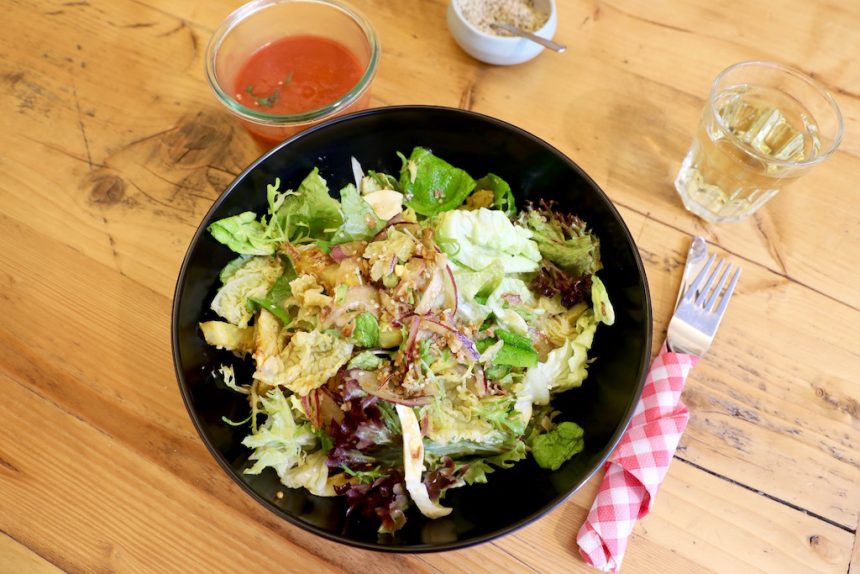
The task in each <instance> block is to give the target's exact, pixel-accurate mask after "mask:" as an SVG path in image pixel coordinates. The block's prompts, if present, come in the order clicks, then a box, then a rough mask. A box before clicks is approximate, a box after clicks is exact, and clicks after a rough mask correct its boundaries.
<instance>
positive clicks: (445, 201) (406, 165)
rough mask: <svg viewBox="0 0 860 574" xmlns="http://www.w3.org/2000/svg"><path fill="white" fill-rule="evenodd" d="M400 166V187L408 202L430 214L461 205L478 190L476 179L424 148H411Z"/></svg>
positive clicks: (415, 208)
mask: <svg viewBox="0 0 860 574" xmlns="http://www.w3.org/2000/svg"><path fill="white" fill-rule="evenodd" d="M398 155H399V156H400V159H401V160H402V161H403V167H402V168H401V169H400V188H401V190H402V192H403V194H404V195H405V204H406V205H407V206H409V207H411V208H412V209H414V210H415V212H416V213H419V214H421V215H426V216H428V217H430V216H433V215H436V214H437V213H441V212H443V211H449V210H451V209H456V208H457V207H459V206H460V205H461V204H462V203H463V201H464V200H465V199H466V197H467V196H468V195H469V194H470V193H472V190H473V189H475V180H474V179H472V178H471V177H470V176H469V174H468V173H466V172H465V171H463V170H462V169H459V168H456V167H454V166H452V165H451V164H449V163H448V162H446V161H445V160H443V159H440V158H438V157H436V156H435V155H433V154H432V153H430V151H429V150H427V149H424V148H422V147H416V148H415V149H413V150H412V155H411V156H409V159H406V157H405V156H404V155H403V154H398Z"/></svg>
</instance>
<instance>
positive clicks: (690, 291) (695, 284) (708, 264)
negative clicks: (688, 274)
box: [684, 253, 716, 301]
mask: <svg viewBox="0 0 860 574" xmlns="http://www.w3.org/2000/svg"><path fill="white" fill-rule="evenodd" d="M715 257H716V255H715V254H713V253H711V256H710V257H708V261H707V262H706V263H705V266H704V267H702V270H701V271H699V274H698V275H696V278H695V279H693V282H692V283H690V286H689V287H687V292H686V293H684V300H686V301H692V300H693V295H695V294H696V289H698V288H699V284H700V283H701V282H702V279H704V278H705V277H706V276H707V274H708V271H710V269H711V265H713V264H714V258H715Z"/></svg>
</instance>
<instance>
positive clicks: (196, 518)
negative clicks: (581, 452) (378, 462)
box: [0, 374, 852, 572]
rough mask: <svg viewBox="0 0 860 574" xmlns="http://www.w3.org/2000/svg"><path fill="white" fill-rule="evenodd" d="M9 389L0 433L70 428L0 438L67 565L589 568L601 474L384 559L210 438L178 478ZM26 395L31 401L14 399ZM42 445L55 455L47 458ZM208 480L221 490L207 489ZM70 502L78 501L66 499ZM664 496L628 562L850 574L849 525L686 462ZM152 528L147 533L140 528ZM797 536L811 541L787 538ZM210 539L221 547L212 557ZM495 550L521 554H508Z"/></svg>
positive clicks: (160, 463)
mask: <svg viewBox="0 0 860 574" xmlns="http://www.w3.org/2000/svg"><path fill="white" fill-rule="evenodd" d="M0 387H2V389H3V392H4V396H6V397H8V399H9V400H8V402H4V403H3V404H2V405H0V430H2V431H3V432H4V433H11V432H14V431H15V429H21V428H37V427H38V425H40V424H44V421H52V422H53V424H54V425H58V426H61V427H62V428H63V431H64V432H63V434H62V435H54V434H51V433H24V434H23V435H20V438H19V440H17V441H15V442H14V443H9V444H6V445H4V446H3V449H2V452H0V458H2V460H3V461H4V464H3V466H2V468H3V472H2V474H0V481H2V485H3V488H2V489H0V502H2V504H3V505H4V508H14V509H15V516H16V517H17V519H16V520H10V518H11V515H4V516H3V517H0V523H2V528H3V529H4V530H5V531H7V532H10V533H12V535H14V536H16V537H18V538H19V539H21V540H25V541H26V543H27V545H28V546H30V547H32V548H34V549H35V550H36V551H37V552H39V553H40V554H42V555H44V556H47V557H49V558H50V560H51V561H53V562H55V563H57V564H60V565H65V566H66V567H68V568H70V569H85V570H98V569H104V568H110V569H117V570H126V569H138V568H144V569H147V570H156V571H158V570H164V569H183V568H193V569H203V568H205V569H207V570H211V571H215V572H221V571H224V572H228V571H235V569H236V568H239V569H249V570H250V569H255V568H273V567H274V568H278V569H279V570H280V571H283V570H285V571H289V572H292V571H296V572H304V571H307V568H308V567H313V568H314V569H315V570H317V569H318V570H319V571H322V572H329V571H332V572H334V571H347V572H360V571H366V570H365V568H366V566H365V564H366V561H367V560H369V559H373V561H374V569H375V571H377V572H397V571H400V570H402V569H403V568H404V567H406V568H409V569H410V571H416V572H427V571H443V572H444V571H449V568H448V567H449V566H453V565H455V564H460V565H462V566H464V567H465V566H467V565H468V566H470V569H469V571H476V572H493V571H498V567H500V566H505V565H506V566H507V568H506V570H505V571H510V570H516V569H517V568H518V567H520V566H523V565H525V566H527V567H528V568H531V569H533V570H535V571H538V572H543V571H552V569H554V568H558V567H559V566H562V565H563V566H564V567H565V569H568V568H578V569H579V570H580V571H583V572H585V571H588V570H587V569H586V568H585V567H584V566H583V565H582V563H581V562H580V561H579V558H578V557H577V556H576V554H575V546H574V544H573V538H574V536H575V532H576V530H577V529H578V527H579V524H580V522H581V521H582V519H583V517H584V514H585V513H586V507H587V505H589V504H590V501H591V500H592V499H593V495H594V488H595V487H596V482H595V483H593V484H592V485H591V486H589V488H587V489H585V490H584V491H583V492H582V493H580V494H578V495H577V496H576V497H575V498H574V500H573V501H572V502H568V503H566V504H565V505H562V507H560V508H559V509H558V510H556V511H555V512H553V513H552V514H550V515H549V516H548V517H546V518H544V519H543V520H541V521H539V522H537V523H535V524H534V525H532V526H530V527H527V528H526V529H524V530H522V531H520V532H519V533H516V534H514V535H511V536H508V537H506V538H504V539H502V540H500V541H499V542H497V543H496V546H498V548H494V545H484V546H479V547H477V548H474V549H469V550H463V551H460V552H456V553H446V554H438V555H428V556H425V557H421V558H416V557H408V556H405V555H378V554H373V553H368V552H365V551H359V550H354V549H349V548H345V547H342V546H340V545H335V544H333V543H330V542H326V541H323V540H321V539H317V538H316V537H314V536H312V535H310V534H306V533H304V532H302V531H300V530H298V529H296V528H293V527H291V526H288V525H286V523H283V522H280V521H278V520H277V519H276V518H275V517H274V516H272V515H271V514H269V513H268V511H266V510H264V509H262V508H260V507H258V506H257V505H256V503H254V502H253V501H251V500H250V499H248V497H247V496H245V495H244V494H242V492H241V491H240V489H239V488H238V487H236V486H235V485H234V484H233V483H232V482H231V481H230V480H229V479H228V478H227V477H226V476H224V475H223V473H222V472H221V471H220V470H219V469H218V467H217V465H216V464H215V463H214V461H212V460H211V459H209V457H208V456H206V455H205V452H203V450H204V449H203V447H202V446H199V445H198V446H197V449H198V450H199V451H201V452H200V454H201V455H203V456H202V458H199V457H197V458H199V460H200V461H201V462H202V464H200V465H196V468H195V469H194V474H193V475H190V476H189V475H180V474H176V472H177V470H179V469H175V468H171V465H170V462H169V460H167V459H165V454H164V451H165V450H166V449H165V448H164V446H165V445H164V444H159V443H156V444H152V445H151V446H149V447H148V449H147V452H146V453H144V454H141V453H140V452H138V450H139V448H140V445H129V444H127V443H126V442H124V441H121V440H118V439H117V438H116V437H113V436H111V435H110V434H107V433H105V432H104V431H100V430H97V429H95V428H93V427H92V426H90V424H88V423H87V422H85V421H82V420H79V419H78V418H76V417H73V416H71V415H69V414H68V413H65V412H64V411H62V410H61V409H60V408H59V407H58V406H57V405H55V404H53V403H52V402H51V401H49V400H48V399H46V398H43V397H41V396H38V395H36V394H35V393H34V391H33V390H32V389H27V388H26V387H24V386H22V385H20V384H19V383H16V382H15V381H13V380H12V379H10V378H9V377H8V376H6V375H5V374H0ZM24 403H26V404H27V405H28V408H27V409H17V408H14V407H13V405H16V404H24ZM46 451H49V452H51V456H50V457H46V456H42V455H41V454H40V453H44V452H46ZM81 452H86V458H87V461H88V464H80V462H79V461H80V453H81ZM168 458H169V457H168ZM106 469H110V471H106ZM60 474H61V475H62V476H63V480H62V484H63V488H62V489H57V488H55V487H54V485H55V482H56V480H55V477H56V476H58V475H60ZM201 481H206V482H211V483H212V486H213V487H214V488H213V489H209V488H204V489H201V488H200V484H199V483H200V482H201ZM66 500H74V501H76V502H75V504H64V501H66ZM658 504H660V505H661V506H662V507H664V508H665V511H664V512H660V513H657V512H655V513H654V514H653V515H652V516H651V517H649V518H647V519H646V520H644V521H643V522H642V523H641V524H640V525H639V526H637V535H635V536H634V538H633V543H632V545H631V548H630V552H629V556H628V558H627V563H628V564H629V566H627V568H629V569H631V570H633V571H639V570H640V567H641V568H642V569H651V568H653V567H654V566H655V565H660V567H661V569H662V570H661V571H663V572H689V571H691V570H696V571H699V570H702V569H705V568H708V567H710V566H712V565H720V568H725V569H724V570H722V571H727V572H728V571H738V570H736V569H735V568H736V567H743V568H744V571H752V570H767V569H769V568H768V566H769V565H774V566H778V567H780V568H783V567H784V568H785V569H780V570H776V571H784V572H794V571H798V572H801V571H802V572H844V571H845V570H846V568H847V565H848V560H849V556H850V544H851V540H852V535H851V533H850V532H846V531H844V530H842V529H839V528H837V527H834V526H832V525H829V524H827V523H825V522H822V521H820V520H816V519H814V518H812V517H810V516H808V515H806V514H804V513H802V512H798V511H795V510H792V509H789V508H787V507H785V506H783V505H780V504H778V503H776V502H774V501H771V500H769V499H766V498H764V497H760V496H756V495H754V494H753V493H751V492H749V491H745V490H743V489H738V488H736V487H733V485H731V484H730V483H727V482H725V481H723V480H720V479H717V478H714V477H710V476H709V475H706V474H705V473H703V472H702V471H700V470H698V469H694V468H692V467H690V466H689V465H684V464H676V465H674V467H673V469H672V473H671V474H670V478H669V480H668V481H667V483H666V486H665V487H664V490H663V492H662V493H661V495H660V499H659V502H658ZM154 506H155V507H157V508H158V511H157V512H153V507H154ZM38 517H43V518H38ZM44 517H50V519H49V520H46V519H44ZM71 525H77V526H78V527H77V528H75V527H71ZM81 526H84V527H83V528H81ZM143 531H145V532H146V533H147V535H146V536H139V535H138V533H140V532H143ZM796 540H806V541H807V544H805V545H799V544H795V543H792V542H793V541H796ZM697 542H698V544H700V545H701V546H697V544H696V543H697ZM212 548H219V552H218V554H217V555H215V554H213V553H212V552H211V549H212ZM499 549H501V550H502V553H504V554H506V555H509V556H515V557H516V558H514V559H512V560H511V561H510V562H506V561H505V557H504V556H500V553H499V552H498V550H499ZM285 556H289V557H290V561H285ZM425 563H426V564H425ZM523 563H524V564H523ZM311 565H312V566H311ZM427 565H430V566H431V567H432V568H431V569H430V570H428V568H427ZM472 567H473V568H474V569H472ZM281 569H282V570H281ZM718 570H719V568H718Z"/></svg>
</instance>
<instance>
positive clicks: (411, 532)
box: [172, 106, 651, 552]
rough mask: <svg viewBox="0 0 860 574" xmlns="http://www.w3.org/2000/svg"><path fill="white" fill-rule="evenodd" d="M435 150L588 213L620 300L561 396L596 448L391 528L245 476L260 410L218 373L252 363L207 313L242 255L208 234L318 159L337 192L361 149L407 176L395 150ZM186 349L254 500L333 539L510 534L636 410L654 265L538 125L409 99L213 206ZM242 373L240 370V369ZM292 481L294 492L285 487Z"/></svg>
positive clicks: (190, 299) (200, 252)
mask: <svg viewBox="0 0 860 574" xmlns="http://www.w3.org/2000/svg"><path fill="white" fill-rule="evenodd" d="M419 145H420V146H424V147H428V148H430V149H432V150H433V151H434V152H435V153H437V154H438V155H439V156H440V157H442V158H444V159H446V160H448V161H449V162H451V163H452V164H453V165H455V166H457V167H461V168H463V169H465V170H466V171H468V172H469V173H471V174H472V175H473V176H476V177H477V176H481V175H483V174H485V173H487V172H490V171H492V172H494V173H496V174H498V175H500V176H501V177H503V178H504V179H505V180H507V181H508V182H509V183H510V184H511V187H512V188H513V190H514V193H515V195H516V199H517V201H518V205H522V204H523V203H524V202H525V201H527V200H538V199H541V198H545V199H554V200H556V201H557V202H559V204H560V205H561V206H562V208H563V209H564V210H567V211H570V212H572V213H576V214H578V215H579V216H580V217H582V218H583V219H584V220H585V221H586V222H587V223H588V224H589V225H590V226H591V227H592V229H593V230H594V231H595V233H596V234H597V235H598V236H599V237H600V240H601V251H602V257H603V264H604V269H603V271H601V277H602V279H603V281H604V283H605V284H606V287H607V289H608V291H609V295H610V298H611V300H612V302H613V304H614V307H615V314H616V322H615V325H613V326H611V327H606V326H601V327H600V328H599V329H598V330H597V336H596V338H595V340H594V347H593V349H592V351H591V353H590V355H591V356H592V357H596V361H595V362H594V363H593V364H592V365H591V367H590V369H589V375H588V378H587V379H586V381H585V383H584V385H583V386H582V387H581V388H579V389H575V390H572V391H570V392H567V393H563V394H561V395H558V396H557V398H556V399H555V400H554V402H553V404H554V405H555V406H556V407H557V408H558V410H559V411H561V416H560V417H559V420H572V421H575V422H577V423H579V424H580V425H581V426H582V427H583V428H584V429H585V450H584V451H583V452H582V453H580V454H578V455H577V456H575V457H574V458H573V459H571V460H570V461H569V462H567V463H566V464H565V465H564V466H562V468H561V469H559V470H558V471H556V472H549V471H547V470H543V469H541V468H539V467H538V466H537V465H536V464H535V463H534V462H533V461H532V460H531V458H530V457H529V458H528V459H527V460H524V461H522V462H521V463H519V464H517V465H516V466H515V467H514V468H512V469H510V470H499V471H496V472H494V473H493V474H492V475H490V476H489V482H488V484H483V485H474V486H470V487H464V488H459V489H454V490H451V491H450V492H449V493H448V494H447V495H446V497H445V499H444V504H445V505H446V506H451V507H453V508H454V512H453V513H452V514H450V515H449V516H448V517H447V518H444V519H441V520H429V519H426V518H424V517H423V516H421V514H419V513H418V512H417V511H416V510H415V509H410V511H409V513H408V522H407V525H406V527H405V528H404V529H403V530H401V531H399V532H398V533H397V534H396V535H394V536H391V537H388V538H380V537H379V536H378V535H377V533H376V528H377V524H376V522H375V521H373V520H366V519H361V518H360V517H356V516H351V517H349V518H347V517H345V512H344V504H343V502H342V500H341V499H340V498H319V497H316V496H313V495H310V494H309V493H308V492H307V491H305V490H304V489H296V490H294V489H287V488H283V487H282V486H281V485H280V483H279V482H278V478H277V476H276V475H275V473H274V472H273V471H271V469H267V471H266V472H264V473H263V474H261V475H259V476H252V475H246V474H242V468H243V467H244V465H245V463H246V461H247V457H248V454H249V451H248V450H247V449H246V448H245V447H243V446H242V445H241V444H240V441H241V440H242V438H243V436H244V435H245V433H246V432H247V428H246V427H244V426H243V427H241V428H235V427H231V426H228V425H227V424H225V423H224V422H222V419H221V417H222V416H227V417H229V418H232V419H234V420H242V419H244V418H245V417H246V416H247V414H248V405H247V401H246V397H245V396H244V395H240V394H238V393H235V392H233V391H231V390H229V389H226V388H225V387H224V386H223V385H222V384H220V383H217V382H216V378H215V376H214V374H213V372H214V371H216V370H217V368H218V366H219V365H221V364H222V363H232V364H238V365H237V366H238V367H239V369H244V370H243V371H242V372H243V373H250V368H249V367H248V366H243V365H242V363H241V361H238V360H237V359H236V358H235V357H233V356H232V355H230V354H228V353H224V352H220V351H217V350H215V349H212V348H210V347H208V346H207V345H206V344H205V342H204V340H203V338H202V336H201V334H200V331H199V330H198V327H197V323H198V322H199V321H201V320H205V319H207V318H209V317H210V316H211V311H209V310H208V305H209V302H210V301H211V299H212V296H213V295H214V293H215V290H216V288H217V287H218V272H219V271H220V269H221V268H222V267H223V266H224V265H225V264H226V263H227V262H228V261H229V260H230V259H232V258H233V257H234V254H233V253H232V252H230V251H229V250H228V249H227V248H225V247H224V246H222V245H220V244H219V243H217V242H216V241H215V240H214V239H212V237H211V236H210V235H209V234H208V233H207V232H206V227H207V226H208V225H209V223H210V222H212V221H214V220H217V219H220V218H222V217H227V216H230V215H235V214H236V213H239V212H242V211H246V210H253V211H256V212H257V213H263V212H264V211H265V209H266V194H265V190H266V185H267V184H269V183H271V182H273V180H274V179H275V178H276V177H279V178H281V182H282V189H285V188H291V187H292V188H295V186H296V185H298V183H299V182H300V181H301V179H302V178H304V176H305V175H307V173H308V172H309V171H310V170H311V169H312V168H313V167H314V166H316V167H318V168H319V169H320V173H321V175H322V176H323V177H324V178H325V179H326V180H327V181H328V182H329V185H330V187H331V188H332V189H333V190H336V189H340V187H341V186H342V185H344V184H346V183H348V182H350V181H352V179H353V176H352V171H351V167H350V157H351V156H355V157H356V158H357V159H358V160H359V161H360V162H361V164H362V166H363V167H364V169H365V170H368V169H373V170H377V171H387V172H392V173H396V172H398V171H399V169H400V160H399V159H398V157H397V155H396V154H395V152H397V151H401V152H403V153H406V154H407V155H408V153H409V152H410V151H411V150H412V148H413V147H414V146H419ZM172 331H173V332H172V335H173V359H174V363H175V366H176V375H177V378H178V380H179V387H180V389H181V391H182V396H183V398H184V399H185V404H186V406H187V408H188V412H189V413H190V415H191V418H192V420H193V421H194V424H195V426H196V427H197V430H198V432H199V433H200V436H201V437H202V438H203V442H205V443H206V446H207V447H209V450H210V451H211V452H212V454H213V455H214V456H215V458H216V459H217V460H218V462H219V463H220V464H221V466H222V467H223V468H224V470H226V471H227V473H228V474H229V475H230V476H231V477H233V479H234V480H236V482H238V483H239V485H241V486H242V487H243V488H244V489H245V490H246V491H247V492H248V494H250V495H251V496H252V497H254V498H255V499H257V500H258V501H259V502H260V503H261V504H263V505H264V506H266V507H267V508H269V509H270V510H272V511H273V512H275V513H276V514H278V515H280V516H282V517H283V518H285V519H286V520H288V521H289V522H291V523H293V524H295V525H296V526H300V527H302V528H304V529H306V530H309V531H311V532H314V533H316V534H319V535H320V536H323V537H325V538H329V539H331V540H336V541H338V542H343V543H346V544H351V545H354V546H359V547H362V548H368V549H373V550H388V551H396V552H426V551H436V550H449V549H454V548H461V547H464V546H468V545H471V544H475V543H478V542H484V541H487V540H490V539H492V538H494V537H497V536H500V535H502V534H505V533H508V532H511V531H512V530H514V529H516V528H519V527H520V526H523V525H525V524H528V523H529V522H531V521H532V520H535V519H536V518H538V517H540V516H541V515H543V514H544V513H546V512H547V511H549V510H550V509H551V508H553V507H554V506H555V505H556V504H558V503H560V502H561V501H562V500H564V499H565V498H566V497H567V496H569V495H570V494H571V493H573V492H575V491H576V490H577V489H578V488H579V487H580V486H582V485H583V484H584V483H585V482H586V481H587V480H588V479H589V477H591V476H592V474H594V472H595V471H597V469H598V468H599V467H600V466H601V465H602V464H603V462H604V461H605V460H606V458H607V456H608V455H609V453H610V452H611V451H612V449H613V448H614V447H615V445H616V443H617V442H618V440H619V439H620V438H621V434H622V433H623V431H624V429H625V428H626V426H627V423H628V422H629V421H630V418H631V416H632V413H633V408H634V406H635V404H636V401H637V400H638V399H639V395H640V394H641V391H642V385H643V382H644V378H645V374H646V372H647V365H648V361H649V356H650V352H651V303H650V298H649V294H648V285H647V282H646V279H645V272H644V270H643V268H642V262H641V260H640V259H639V254H638V252H637V250H636V245H635V244H634V243H633V238H632V237H631V236H630V232H629V231H628V230H627V227H626V226H625V225H624V222H623V221H622V219H621V217H620V216H619V214H618V212H617V211H616V210H615V208H614V207H613V205H612V203H611V202H610V201H609V199H608V198H607V197H606V195H605V194H604V193H603V192H602V191H601V190H600V188H599V187H598V186H597V185H596V184H595V183H594V181H592V180H591V178H589V177H588V176H587V175H586V174H585V173H584V172H583V171H582V170H581V169H580V168H579V167H578V166H577V165H576V164H575V163H573V162H572V161H571V160H570V159H568V158H567V157H565V156H564V155H563V154H561V153H560V152H559V151H558V150H556V149H555V148H553V147H552V146H550V145H548V144H547V143H546V142H544V141H542V140H540V139H538V138H536V137H535V136H533V135H531V134H529V133H527V132H525V131H523V130H521V129H519V128H516V127H514V126H512V125H510V124H507V123H505V122H502V121H499V120H497V119H494V118H490V117H487V116H483V115H480V114H476V113H472V112H465V111H462V110H457V109H449V108H438V107H425V106H404V107H391V108H382V109H376V110H369V111H365V112H360V113H357V114H353V115H350V116H344V117H341V118H337V119H335V120H332V121H331V122H328V123H326V124H324V125H320V126H319V127H316V128H314V129H311V130H309V131H306V132H304V133H302V134H300V135H298V136H296V137H294V138H293V139H291V140H289V141H287V142H285V143H283V144H281V145H280V146H278V147H277V148H275V149H274V150H272V151H271V152H269V153H267V154H266V155H264V156H263V157H261V158H260V159H259V160H257V161H256V162H255V163H254V164H253V165H251V166H250V167H249V168H248V169H246V170H245V171H244V172H243V173H242V174H241V175H240V176H239V177H237V178H236V181H234V182H233V183H232V184H231V185H230V187H229V188H228V189H227V191H225V192H224V194H223V195H221V197H220V198H218V200H217V201H216V202H215V204H214V205H213V206H212V209H210V210H209V213H207V214H206V217H205V218H204V219H203V222H202V223H201V224H200V228H199V229H198V230H197V233H196V234H195V235H194V238H193V239H192V241H191V245H190V247H189V248H188V253H187V254H186V256H185V261H184V262H183V264H182V269H181V271H180V273H179V279H178V282H177V286H176V294H175V296H174V301H173V325H172ZM239 373H240V370H238V369H237V375H239ZM278 491H283V493H284V496H283V498H276V497H275V493H276V492H278Z"/></svg>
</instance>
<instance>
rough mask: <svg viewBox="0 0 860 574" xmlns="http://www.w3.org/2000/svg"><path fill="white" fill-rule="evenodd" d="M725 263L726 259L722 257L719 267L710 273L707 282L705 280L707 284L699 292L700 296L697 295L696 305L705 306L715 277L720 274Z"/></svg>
mask: <svg viewBox="0 0 860 574" xmlns="http://www.w3.org/2000/svg"><path fill="white" fill-rule="evenodd" d="M725 264H726V260H725V259H720V262H719V263H717V267H716V268H715V269H714V270H713V272H712V273H711V274H710V275H708V280H707V282H705V286H704V287H702V291H701V292H700V293H699V296H698V297H696V306H697V307H704V305H703V303H704V301H705V298H706V297H707V296H708V291H710V290H711V285H713V284H714V279H716V278H717V276H718V275H719V274H720V271H722V270H723V265H725Z"/></svg>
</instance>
